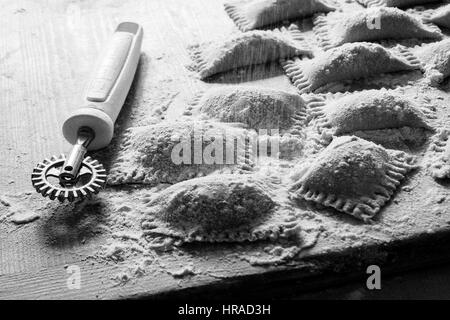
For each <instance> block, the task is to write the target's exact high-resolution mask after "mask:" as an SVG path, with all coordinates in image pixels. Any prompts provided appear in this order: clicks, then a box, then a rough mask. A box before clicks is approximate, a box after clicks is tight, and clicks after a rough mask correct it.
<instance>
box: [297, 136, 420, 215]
mask: <svg viewBox="0 0 450 320" xmlns="http://www.w3.org/2000/svg"><path fill="white" fill-rule="evenodd" d="M412 161H413V158H412V157H410V156H408V155H406V154H405V153H404V152H400V151H394V150H389V149H385V148H383V147H381V146H379V145H377V144H374V143H372V142H369V141H366V140H363V139H360V138H357V137H354V136H343V137H338V138H336V139H334V140H333V142H332V143H331V144H330V145H329V146H328V147H326V148H325V149H324V150H323V151H322V152H321V153H320V154H319V156H318V158H317V159H314V161H313V162H312V163H311V164H310V165H309V166H306V167H305V168H303V169H302V170H301V172H300V173H299V175H297V179H298V180H297V181H296V182H295V183H294V184H293V185H292V187H291V188H290V191H291V196H292V198H293V199H302V200H307V201H312V202H315V203H318V204H321V205H323V206H326V207H331V208H334V209H336V210H337V211H340V212H344V213H347V214H350V215H352V216H354V217H356V218H359V219H362V220H364V221H369V220H370V219H371V218H373V217H374V216H375V215H376V214H377V213H378V212H379V211H380V210H381V208H382V207H383V206H384V205H385V204H386V202H387V201H388V200H389V199H390V198H391V197H392V195H393V193H394V191H395V190H396V189H397V187H398V185H399V184H400V182H401V181H402V180H403V179H404V178H405V176H406V175H407V173H408V172H410V171H411V170H413V169H414V168H415V166H414V165H413V164H412Z"/></svg>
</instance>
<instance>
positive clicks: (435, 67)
mask: <svg viewBox="0 0 450 320" xmlns="http://www.w3.org/2000/svg"><path fill="white" fill-rule="evenodd" d="M417 57H418V58H419V59H421V60H422V61H423V63H424V64H425V75H426V77H427V78H428V79H429V81H430V83H431V84H432V85H434V86H437V85H438V84H440V83H442V82H443V81H444V80H445V79H446V78H447V77H448V76H450V40H449V39H446V40H443V41H440V42H436V43H431V44H427V45H424V46H422V47H420V48H419V49H418V50H417Z"/></svg>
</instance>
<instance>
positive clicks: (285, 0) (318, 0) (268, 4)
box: [224, 0, 337, 31]
mask: <svg viewBox="0 0 450 320" xmlns="http://www.w3.org/2000/svg"><path fill="white" fill-rule="evenodd" d="M224 6H225V11H226V12H227V13H228V15H229V16H230V18H231V19H232V20H233V21H234V23H235V24H236V25H237V26H238V27H239V29H241V30H242V31H249V30H253V29H258V28H261V27H265V26H268V25H272V24H275V23H279V22H284V21H286V20H292V19H297V18H303V17H308V16H311V15H313V14H314V13H317V12H324V13H327V12H331V11H334V10H336V9H337V4H336V3H335V2H334V1H330V0H302V1H298V0H243V1H242V0H240V1H232V2H227V3H225V4H224Z"/></svg>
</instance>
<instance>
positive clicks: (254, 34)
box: [190, 25, 312, 79]
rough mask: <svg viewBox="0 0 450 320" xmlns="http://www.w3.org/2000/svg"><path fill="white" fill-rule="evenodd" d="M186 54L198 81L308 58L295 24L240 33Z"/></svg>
mask: <svg viewBox="0 0 450 320" xmlns="http://www.w3.org/2000/svg"><path fill="white" fill-rule="evenodd" d="M190 51H191V56H192V60H193V61H194V66H193V67H194V69H196V70H197V71H198V73H199V75H200V78H201V79H206V78H208V77H211V76H213V75H215V74H217V73H221V72H225V71H230V70H234V69H237V68H241V67H247V66H251V65H255V64H263V63H268V62H273V61H279V60H280V59H287V58H292V57H295V56H302V55H307V56H311V55H312V52H311V50H310V49H309V47H308V45H307V44H306V42H305V41H304V39H303V36H302V34H301V32H300V31H299V30H298V28H297V26H295V25H291V26H290V27H289V28H287V29H286V28H284V27H283V28H281V29H275V30H270V31H262V30H254V31H250V32H246V33H241V34H239V35H235V36H233V37H232V38H229V39H227V40H225V41H224V42H220V43H211V42H210V43H205V44H202V45H196V46H193V47H191V49H190Z"/></svg>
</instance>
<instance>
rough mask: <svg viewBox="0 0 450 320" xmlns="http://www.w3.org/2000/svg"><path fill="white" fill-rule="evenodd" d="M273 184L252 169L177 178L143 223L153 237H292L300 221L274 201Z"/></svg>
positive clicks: (185, 240) (236, 239)
mask: <svg viewBox="0 0 450 320" xmlns="http://www.w3.org/2000/svg"><path fill="white" fill-rule="evenodd" d="M270 190H271V188H270V186H269V185H267V184H266V183H265V182H263V181H262V180H261V179H260V178H258V177H254V176H252V175H249V174H242V175H228V174H223V175H211V176H206V177H202V178H196V179H192V180H188V181H184V182H180V183H177V184H175V185H173V186H170V187H169V188H167V189H165V190H163V191H162V192H161V193H160V194H158V195H157V196H156V197H154V198H153V199H152V200H151V201H150V202H148V203H147V204H146V206H147V209H146V210H144V215H145V217H144V219H143V220H142V223H141V226H142V228H143V230H144V234H145V235H146V236H147V237H149V240H153V239H157V240H158V237H169V238H172V239H173V240H174V241H176V244H178V245H181V244H184V243H189V242H242V241H257V240H275V239H277V238H279V237H291V236H293V235H294V234H295V233H296V230H297V231H298V226H297V223H296V222H289V221H287V219H288V217H289V215H286V212H283V210H280V206H279V205H278V204H277V203H276V202H275V201H274V200H273V196H272V195H271V191H270Z"/></svg>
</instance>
